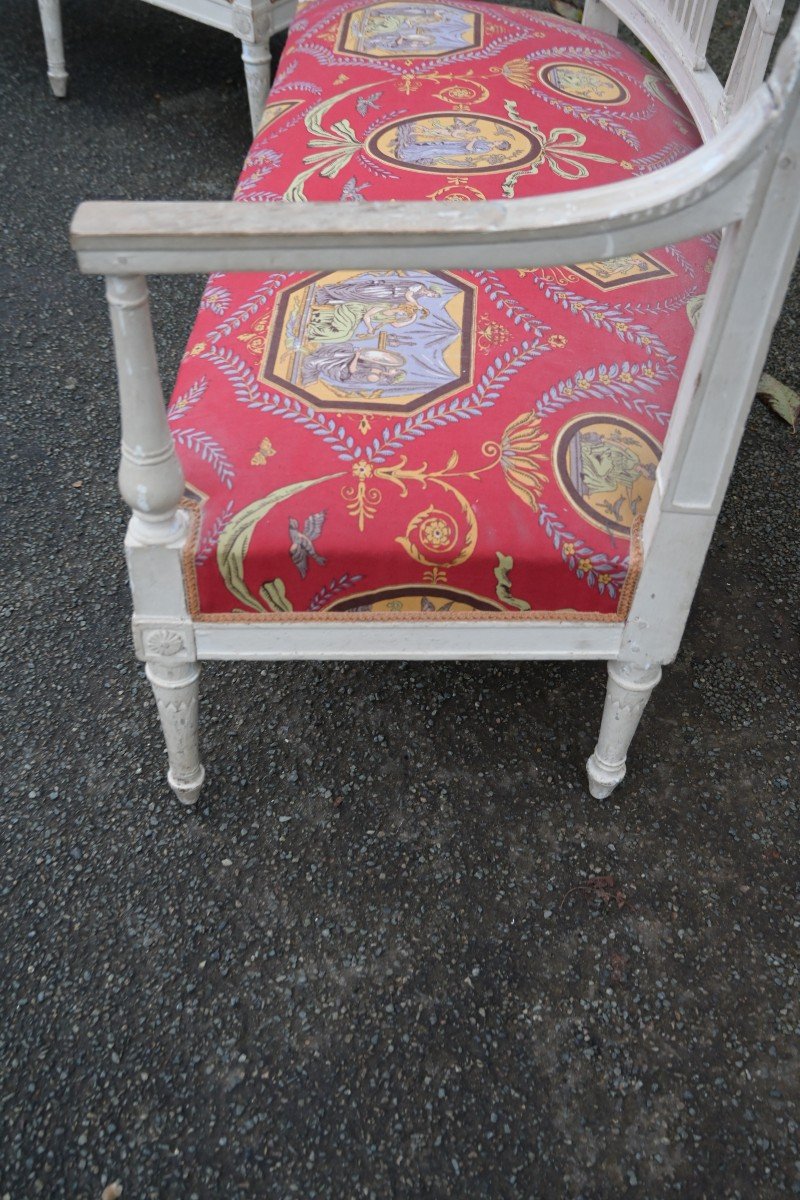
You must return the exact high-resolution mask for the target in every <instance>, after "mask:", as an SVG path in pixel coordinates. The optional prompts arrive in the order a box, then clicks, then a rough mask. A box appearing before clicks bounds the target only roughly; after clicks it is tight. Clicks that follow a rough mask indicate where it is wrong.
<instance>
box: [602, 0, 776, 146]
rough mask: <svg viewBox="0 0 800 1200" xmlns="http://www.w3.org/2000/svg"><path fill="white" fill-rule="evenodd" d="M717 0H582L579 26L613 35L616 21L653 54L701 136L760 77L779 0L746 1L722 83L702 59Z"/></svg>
mask: <svg viewBox="0 0 800 1200" xmlns="http://www.w3.org/2000/svg"><path fill="white" fill-rule="evenodd" d="M718 7H719V0H586V4H585V7H584V12H583V24H584V25H587V26H589V27H591V28H594V29H600V30H603V31H605V32H607V33H616V32H617V27H618V24H619V22H620V21H621V22H622V23H623V24H624V25H626V26H627V28H628V29H630V31H631V32H632V33H633V34H634V35H635V36H636V37H637V38H638V39H639V40H640V41H641V42H642V44H643V45H644V46H646V47H647V49H648V50H650V51H651V53H652V54H653V55H654V56H655V58H656V59H657V61H658V63H659V65H660V66H661V67H662V69H663V70H664V71H665V72H666V73H667V75H669V77H670V78H671V80H672V82H673V83H674V84H675V86H676V87H677V89H678V91H679V92H680V94H681V95H682V96H683V98H684V100H685V102H686V104H687V105H688V107H689V110H690V112H691V113H692V116H693V117H694V119H695V121H696V123H697V126H698V128H699V129H700V132H701V133H702V135H703V137H704V138H709V137H711V136H712V135H713V133H714V132H715V130H717V129H719V128H721V126H723V125H724V124H725V123H726V121H728V120H729V119H730V117H731V116H733V114H734V113H736V112H738V111H739V109H740V108H741V107H742V106H743V105H744V104H746V102H747V101H748V100H749V99H750V97H751V96H752V94H753V93H754V92H755V90H756V88H758V86H759V85H760V84H761V82H762V80H763V78H764V72H765V71H766V69H767V63H768V61H769V56H770V53H771V51H772V46H773V43H774V41H775V35H776V34H777V32H778V26H779V24H780V19H781V14H782V12H783V0H750V7H749V9H748V13H747V16H746V18H745V21H744V24H743V26H742V30H741V34H740V36H739V44H738V47H737V50H736V54H735V57H734V60H733V64H732V66H731V69H730V71H729V73H728V78H727V80H726V82H725V84H724V85H723V84H722V83H721V82H720V80H719V79H718V78H717V76H716V75H715V73H714V72H713V71H712V70H711V67H710V66H709V65H708V62H707V60H706V50H707V49H708V41H709V37H710V35H711V30H712V27H713V24H714V18H715V16H716V12H717V9H718Z"/></svg>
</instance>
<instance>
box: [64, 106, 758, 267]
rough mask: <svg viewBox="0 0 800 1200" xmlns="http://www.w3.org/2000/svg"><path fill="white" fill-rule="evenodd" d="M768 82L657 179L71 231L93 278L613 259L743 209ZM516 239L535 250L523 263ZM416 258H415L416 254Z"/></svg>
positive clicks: (199, 214) (158, 206)
mask: <svg viewBox="0 0 800 1200" xmlns="http://www.w3.org/2000/svg"><path fill="white" fill-rule="evenodd" d="M778 116H779V106H778V105H777V104H776V103H775V102H774V100H773V97H772V93H771V92H770V89H769V87H768V86H766V85H765V86H764V87H762V88H761V89H760V90H759V92H758V94H757V95H756V96H755V97H754V98H753V101H752V102H751V104H749V105H748V106H747V110H746V111H745V112H742V113H741V114H739V115H738V116H737V117H736V118H734V119H733V120H732V121H731V122H730V124H729V125H728V127H727V128H726V129H725V130H724V131H723V132H722V133H721V134H719V135H718V137H717V138H716V139H715V140H714V143H713V145H708V146H702V147H701V148H700V149H698V150H696V151H694V152H693V153H692V154H689V155H687V156H686V157H685V158H683V159H681V160H680V161H679V162H677V163H674V164H672V165H671V166H669V167H666V168H664V169H662V170H660V171H655V172H653V173H652V174H650V175H644V176H639V177H634V178H632V179H630V180H626V181H624V182H621V183H613V184H607V185H605V186H603V187H595V188H586V189H584V190H582V191H578V192H569V193H560V194H556V195H549V196H541V197H530V198H524V199H511V200H506V201H496V200H487V201H476V202H473V203H471V204H463V205H450V204H441V203H437V202H436V201H430V200H428V201H408V202H400V203H388V202H383V203H372V204H370V203H366V204H359V205H358V206H355V205H352V204H347V203H320V202H316V203H314V202H311V203H305V204H298V203H288V202H278V201H276V202H275V203H270V204H247V203H242V202H235V201H219V202H218V201H202V202H194V201H186V202H182V201H177V202H161V201H154V202H146V203H133V202H129V201H92V202H89V203H85V204H82V205H81V206H80V207H79V208H78V210H77V212H76V213H75V217H74V219H73V222H72V229H71V239H72V246H73V248H74V249H75V251H76V253H77V256H78V262H79V264H80V267H81V270H82V271H84V272H85V273H88V274H93V273H98V274H115V275H124V274H159V273H170V274H172V273H198V272H206V271H221V270H230V271H235V270H239V271H241V270H252V271H264V270H285V271H297V270H309V269H319V267H321V266H326V265H328V263H330V262H332V261H333V259H334V258H336V259H337V260H338V261H342V260H345V259H346V262H347V266H348V267H352V268H357V267H365V268H368V269H369V268H378V267H382V268H383V269H390V268H393V267H406V266H408V264H409V263H410V262H415V263H417V264H419V263H423V262H424V263H425V264H426V265H427V266H430V267H462V268H464V269H480V268H490V269H500V268H503V267H514V266H518V265H519V264H520V262H521V261H524V262H526V263H528V262H529V261H530V265H534V261H533V260H534V259H535V265H542V266H545V265H557V264H560V263H564V262H576V261H578V262H579V261H587V260H591V259H597V258H609V257H611V256H612V255H615V254H627V253H631V252H632V251H634V250H642V249H651V248H653V247H655V246H660V245H664V244H667V243H668V242H677V241H682V240H684V239H687V238H690V237H694V236H696V235H697V234H699V233H704V232H706V231H708V230H710V229H717V228H719V227H721V226H723V225H727V224H730V223H731V222H733V221H736V220H738V219H740V217H741V216H742V215H743V214H744V213H745V212H746V211H747V208H748V205H749V202H750V200H751V198H752V194H753V189H754V188H755V187H756V185H757V179H758V167H759V161H758V160H759V157H760V155H761V154H762V153H763V152H764V150H765V148H766V145H767V142H768V140H769V132H770V126H771V125H772V124H773V123H774V124H777V117H778ZM521 244H524V247H525V251H526V252H527V256H526V257H525V258H524V259H520V251H521ZM415 256H418V257H415Z"/></svg>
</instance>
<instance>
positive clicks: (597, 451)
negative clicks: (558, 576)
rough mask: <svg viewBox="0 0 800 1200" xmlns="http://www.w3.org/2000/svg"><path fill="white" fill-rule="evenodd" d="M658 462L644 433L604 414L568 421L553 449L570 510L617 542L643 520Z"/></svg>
mask: <svg viewBox="0 0 800 1200" xmlns="http://www.w3.org/2000/svg"><path fill="white" fill-rule="evenodd" d="M660 458H661V447H660V445H659V444H658V442H657V441H656V440H655V438H653V437H651V436H650V434H649V433H648V432H647V431H646V430H645V429H642V427H641V426H640V425H636V424H635V423H634V422H633V421H629V420H627V419H625V418H623V417H610V416H608V414H606V413H589V414H588V415H586V416H583V417H577V418H576V419H575V420H574V421H570V422H569V424H568V425H565V426H564V428H563V429H562V430H561V432H560V434H559V435H558V440H557V442H556V444H555V448H554V450H553V466H554V468H555V475H556V479H557V480H558V484H559V487H560V488H561V490H562V492H563V493H564V495H565V496H566V498H567V499H568V500H569V502H570V504H571V505H572V507H573V508H574V509H575V510H576V511H577V512H578V513H580V515H581V516H582V517H583V518H584V519H585V520H587V521H589V522H590V524H592V525H595V526H597V527H598V528H599V529H604V530H605V531H606V532H607V533H613V534H620V535H621V536H622V537H630V532H631V526H632V524H633V522H634V520H635V519H636V517H641V516H644V513H645V510H646V508H647V504H648V501H649V499H650V494H651V492H652V491H653V484H654V483H655V477H656V467H657V466H658V461H659V459H660Z"/></svg>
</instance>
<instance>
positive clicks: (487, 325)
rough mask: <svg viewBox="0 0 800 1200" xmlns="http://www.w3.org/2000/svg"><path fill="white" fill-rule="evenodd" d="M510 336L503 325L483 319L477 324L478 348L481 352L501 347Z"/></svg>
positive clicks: (486, 318)
mask: <svg viewBox="0 0 800 1200" xmlns="http://www.w3.org/2000/svg"><path fill="white" fill-rule="evenodd" d="M509 337H510V334H509V332H508V330H507V329H506V328H505V326H504V325H500V324H499V323H498V322H497V321H490V320H489V318H488V317H483V318H482V319H481V321H480V322H479V324H478V346H479V347H480V349H481V350H490V349H491V348H492V347H493V346H502V345H503V344H504V343H505V342H507V341H508V339H509Z"/></svg>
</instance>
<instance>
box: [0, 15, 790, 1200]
mask: <svg viewBox="0 0 800 1200" xmlns="http://www.w3.org/2000/svg"><path fill="white" fill-rule="evenodd" d="M65 8H66V14H65V15H66V24H67V33H68V56H69V64H70V69H71V76H72V78H71V92H70V98H69V99H68V100H67V101H66V102H58V101H56V100H54V99H52V98H51V97H50V95H49V94H48V91H47V88H46V84H45V76H44V62H43V53H42V47H41V42H40V34H39V29H38V23H37V16H36V8H35V5H34V4H33V2H32V0H27V2H26V3H22V0H11V6H10V12H9V10H8V9H6V12H5V17H4V22H3V25H4V32H3V38H2V45H1V46H0V56H2V60H3V65H2V104H1V108H2V111H1V113H0V121H1V122H2V129H3V134H4V137H5V145H6V152H5V155H4V159H3V189H2V204H3V221H2V224H3V234H4V241H5V250H6V253H5V263H6V265H5V266H4V268H3V272H4V274H3V285H2V287H3V304H2V306H1V308H0V322H1V323H2V340H3V348H4V358H5V376H4V385H3V392H2V399H3V403H2V410H0V421H1V422H2V451H3V464H4V466H3V472H2V489H3V525H2V537H3V546H4V553H3V558H2V563H3V568H2V587H3V593H4V596H3V605H2V622H1V623H0V646H1V648H2V658H3V663H4V673H3V676H2V694H3V699H4V701H5V705H4V710H3V711H4V716H3V721H4V731H3V732H4V738H3V743H2V750H0V762H1V764H2V790H3V799H4V821H3V826H2V832H3V858H2V868H3V870H2V876H3V882H2V910H3V911H2V929H1V932H0V953H1V961H2V1023H0V1061H2V1074H3V1078H2V1089H1V1091H2V1095H1V1099H0V1106H1V1107H2V1120H3V1127H2V1134H1V1135H0V1160H1V1161H0V1197H2V1200H31V1198H33V1197H37V1196H42V1197H45V1198H46V1200H55V1198H57V1197H59V1198H60V1197H67V1198H69V1200H73V1198H79V1200H100V1196H101V1193H102V1192H103V1190H104V1188H105V1187H107V1185H108V1184H109V1183H110V1182H111V1181H114V1180H119V1181H120V1182H121V1183H122V1185H123V1188H124V1193H123V1195H124V1197H125V1200H156V1198H157V1200H173V1198H174V1200H201V1198H202V1200H205V1198H207V1197H208V1198H213V1200H220V1198H223V1197H224V1198H225V1200H228V1198H230V1200H239V1198H246V1197H276V1198H281V1200H283V1198H284V1197H293V1196H298V1197H303V1200H312V1198H314V1197H332V1198H335V1200H350V1198H351V1197H353V1198H357V1197H376V1198H379V1200H383V1198H385V1197H403V1198H406V1197H415V1198H416V1197H437V1198H439V1197H457V1198H461V1197H465V1198H466V1197H469V1198H470V1200H473V1198H475V1197H484V1196H485V1197H501V1198H504V1197H524V1198H529V1197H530V1198H533V1197H537V1198H539V1197H543V1198H548V1200H549V1198H550V1197H562V1196H563V1197H570V1198H571V1200H578V1198H579V1197H582V1198H583V1200H591V1198H603V1197H613V1198H615V1200H616V1198H618V1197H628V1196H631V1197H647V1198H653V1197H660V1196H673V1195H681V1196H687V1197H714V1198H715V1200H718V1198H720V1197H741V1198H743V1200H748V1198H750V1197H756V1196H757V1197H771V1196H783V1195H784V1194H789V1195H790V1194H792V1193H794V1194H795V1195H797V1194H800V1161H798V1160H800V1149H799V1148H798V1138H797V1132H798V1131H797V1122H798V1121H800V1086H799V1084H798V1078H799V1076H798V1061H797V1059H798V1040H797V1028H798V995H799V994H800V993H799V992H798V960H797V944H798V943H797V929H798V913H799V911H800V910H799V909H798V906H797V903H796V896H795V895H793V891H794V889H795V888H796V885H797V879H798V873H797V865H798V860H797V854H798V851H797V844H798V843H797V817H798V784H799V779H798V775H799V772H798V749H797V747H798V715H799V709H798V695H797V689H796V678H797V675H796V672H797V659H796V654H797V649H798V643H797V627H796V624H795V620H796V616H797V602H798V576H799V575H800V556H798V553H797V546H798V523H797V512H798V500H799V499H800V479H799V476H798V470H797V467H798V439H797V438H794V437H792V435H791V433H790V431H789V429H788V427H786V426H785V425H783V424H781V423H780V422H779V421H778V420H777V419H775V418H774V417H773V416H771V415H770V414H769V413H768V412H767V411H766V410H765V409H764V408H762V407H761V406H756V407H755V409H754V411H753V414H752V418H751V420H750V423H749V425H748V429H747V433H746V436H745V441H744V446H743V450H742V453H741V456H740V459H739V463H738V466H737V469H736V474H735V477H734V481H733V484H732V487H731V490H730V494H729V496H728V500H727V502H726V505H725V510H724V513H723V516H722V519H721V521H720V524H719V528H718V532H717V536H716V538H715V541H714V545H713V549H712V552H711V555H710V557H709V560H708V563H707V567H706V570H705V573H704V576H703V580H702V584H701V587H700V591H699V594H698V597H697V601H696V604H695V607H694V611H693V614H692V618H691V621H690V624H689V628H688V631H687V635H686V638H685V641H684V645H683V649H682V651H681V653H680V656H679V658H678V661H677V662H676V663H675V665H674V666H672V667H670V668H669V669H668V670H667V671H665V676H664V681H663V683H662V684H661V686H660V687H659V689H658V690H657V692H656V695H655V697H654V699H653V701H652V702H651V705H650V707H649V709H648V711H647V713H646V715H645V717H644V720H643V722H642V728H641V731H640V735H639V737H638V739H637V741H636V742H635V744H634V749H633V752H632V756H631V762H630V776H629V779H628V781H627V782H626V783H625V784H624V785H623V787H622V788H621V789H620V790H619V793H618V795H617V796H615V797H614V798H613V800H612V801H609V802H607V803H605V804H602V803H598V802H595V801H592V800H591V799H590V798H589V797H588V795H587V793H586V791H585V789H584V784H583V760H584V759H585V758H586V755H587V753H588V752H589V750H590V749H591V746H592V743H593V738H594V735H595V733H596V730H597V726H598V721H599V718H600V711H601V706H602V692H603V682H604V671H603V668H602V666H600V665H589V664H578V665H558V664H545V665H519V666H513V665H512V666H497V665H467V666H458V665H452V664H445V665H415V666H404V665H386V664H375V665H354V666H350V665H329V666H321V665H315V664H308V665H302V664H301V665H289V664H286V665H278V666H268V667H260V666H249V665H241V664H240V665H236V666H229V665H219V666H212V667H209V668H207V669H206V670H205V673H204V706H203V718H202V719H203V731H202V732H203V743H204V754H205V760H206V762H207V764H208V768H209V779H208V783H207V785H206V789H205V792H204V794H203V797H202V799H201V804H200V807H199V810H198V811H197V812H196V813H193V814H192V813H187V812H185V811H183V810H181V809H180V808H179V807H178V805H177V804H176V803H175V801H174V800H173V799H172V798H171V796H170V794H169V792H168V790H167V788H166V786H165V782H164V766H165V764H164V761H163V750H162V743H161V738H160V735H159V731H158V728H157V721H156V715H155V711H154V708H153V704H152V701H151V698H150V695H149V689H148V687H147V686H146V684H145V681H144V679H143V677H142V673H141V670H140V668H139V667H138V665H137V664H136V663H135V661H134V659H133V654H132V651H131V647H130V642H129V634H128V624H127V622H128V596H127V586H126V582H125V578H124V574H123V564H122V556H121V552H120V551H121V539H122V534H123V527H124V520H125V514H124V512H123V509H122V505H121V502H120V501H119V500H118V497H117V494H116V491H115V485H114V473H115V467H116V456H117V439H118V432H117V415H116V400H115V383H114V377H113V373H112V358H111V345H110V338H109V332H108V326H107V319H106V313H105V307H104V303H103V299H102V290H101V286H100V284H99V283H98V281H97V280H95V279H84V278H81V277H80V276H79V275H78V273H77V271H76V269H75V264H74V261H73V258H72V256H71V253H70V251H69V248H68V245H67V224H68V220H69V217H70V214H71V212H72V210H73V208H74V206H75V205H76V204H77V203H78V201H79V200H81V199H83V198H86V197H92V196H95V197H98V196H118V197H129V198H136V197H140V198H144V197H179V196H182V197H198V198H204V197H225V196H227V195H228V194H229V193H230V191H231V188H232V185H233V183H234V181H235V178H236V175H237V173H238V169H239V164H240V162H241V159H242V157H243V155H244V152H245V150H246V146H247V143H248V134H247V129H248V126H247V117H246V105H245V99H244V95H243V87H242V80H241V75H240V70H239V61H238V53H237V47H236V44H235V43H234V42H233V41H232V40H231V39H229V38H227V37H225V36H223V35H218V34H215V33H213V32H212V31H211V30H209V29H206V28H203V27H202V26H199V25H194V24H190V23H187V22H183V21H180V20H179V19H178V18H174V17H171V16H169V15H168V14H166V13H163V12H160V11H158V10H156V9H151V8H150V7H149V6H146V5H143V4H132V3H129V2H128V3H125V2H123V0H106V2H104V3H103V4H97V3H94V2H91V0H72V2H71V3H67V4H66V5H65ZM741 8H742V6H741V4H734V3H729V4H728V5H727V6H726V5H725V4H723V19H722V20H721V22H720V28H719V29H718V31H717V33H716V35H715V45H716V47H717V48H718V53H719V54H720V55H722V56H724V55H725V54H727V53H729V51H730V46H731V38H732V36H733V28H732V24H731V17H732V16H733V15H734V14H735V13H736V12H740V11H741ZM789 8H790V9H791V10H792V11H795V10H796V8H797V3H796V2H795V3H794V4H791V5H789ZM199 286H200V285H199V282H198V281H195V280H189V281H186V280H184V281H179V282H162V283H158V284H157V285H156V287H155V288H154V292H155V313H156V319H157V328H158V330H159V336H160V339H161V352H162V359H163V363H164V366H165V376H166V378H170V377H171V375H172V373H173V371H174V368H175V365H176V362H177V359H178V356H179V355H180V353H181V350H182V347H183V342H184V338H185V336H186V333H187V330H188V328H189V325H190V322H191V318H192V314H193V310H194V306H195V304H196V301H197V296H198V291H199ZM799 318H800V291H799V290H798V288H797V287H795V289H794V290H793V292H792V294H791V296H790V299H789V301H788V303H787V306H786V309H785V312H784V315H783V317H782V320H781V323H780V325H779V328H778V330H777V333H776V337H775V342H774V345H773V349H772V353H771V358H770V363H769V369H770V370H771V371H772V373H773V374H775V375H777V376H779V377H780V378H782V379H783V380H785V381H786V382H787V383H790V384H793V385H794V386H795V387H798V386H800V357H798V353H797V350H798V345H797V323H798V319H799ZM601 875H613V877H614V881H615V882H614V884H613V886H609V889H606V890H607V891H609V890H610V892H612V893H616V892H618V893H619V903H618V902H617V899H616V897H615V896H613V895H612V896H608V895H606V896H604V895H603V894H601V893H599V892H598V890H597V888H596V887H593V886H591V885H589V884H587V879H588V878H590V877H592V876H601ZM108 1194H109V1193H107V1195H108Z"/></svg>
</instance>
